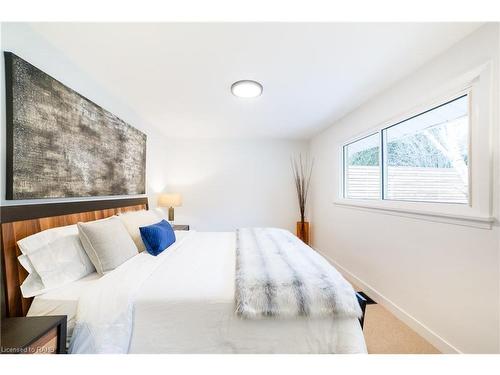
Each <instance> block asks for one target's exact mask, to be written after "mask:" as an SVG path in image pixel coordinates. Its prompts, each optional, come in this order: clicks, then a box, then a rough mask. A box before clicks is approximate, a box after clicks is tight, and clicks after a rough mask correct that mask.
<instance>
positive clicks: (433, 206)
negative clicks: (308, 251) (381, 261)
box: [334, 63, 495, 228]
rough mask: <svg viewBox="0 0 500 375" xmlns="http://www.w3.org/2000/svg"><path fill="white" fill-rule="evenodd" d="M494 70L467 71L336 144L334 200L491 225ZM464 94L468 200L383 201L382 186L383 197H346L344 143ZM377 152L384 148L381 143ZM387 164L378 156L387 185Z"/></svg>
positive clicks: (384, 210)
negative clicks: (466, 103) (427, 98)
mask: <svg viewBox="0 0 500 375" xmlns="http://www.w3.org/2000/svg"><path fill="white" fill-rule="evenodd" d="M492 72H493V67H492V63H487V64H484V65H482V66H480V67H478V68H477V69H474V70H471V71H470V72H468V73H466V74H464V75H463V76H461V77H460V78H458V79H457V80H455V81H454V82H451V83H450V84H449V85H447V86H446V87H444V88H441V89H440V90H437V93H436V94H435V95H432V97H433V98H434V99H433V100H430V101H427V102H425V103H423V104H421V105H418V106H415V107H414V108H413V109H412V110H410V111H406V112H404V113H403V114H401V115H399V116H396V117H394V118H392V119H390V120H388V121H385V122H384V123H382V124H379V125H377V126H375V127H372V128H370V129H369V130H367V131H366V132H363V133H362V134H358V135H356V136H355V137H353V138H351V139H348V140H347V141H345V142H343V143H342V144H341V145H339V154H338V155H339V156H340V157H339V161H340V162H339V168H340V176H339V177H340V184H339V185H340V186H339V188H338V196H337V197H336V199H335V200H334V203H335V204H337V205H340V206H344V207H350V208H356V209H363V210H370V211H374V210H375V211H378V212H381V213H386V214H392V215H399V216H406V217H412V218H417V219H424V220H431V221H438V222H447V223H452V224H459V225H467V226H474V227H479V228H491V226H492V223H493V222H494V218H493V216H492V197H491V194H492V191H493V190H492V187H493V186H492V185H493V178H492V165H493V164H492V146H491V141H492V122H493V121H494V118H495V113H494V110H493V106H492V102H493V100H494V95H493V94H492V93H493V92H494V87H495V86H494V85H493V76H492ZM465 94H467V95H468V99H469V139H468V141H469V155H468V170H469V196H468V199H469V204H461V203H438V202H420V201H419V202H413V201H402V200H389V199H383V197H382V194H383V191H384V186H383V185H382V186H381V197H380V199H378V200H374V199H370V200H368V199H366V200H360V199H351V198H346V197H345V193H344V192H345V165H344V163H345V160H344V150H345V146H347V145H349V144H351V143H353V142H356V141H357V140H360V139H363V138H365V137H367V136H370V135H373V134H376V133H378V134H379V137H382V135H383V130H384V129H387V128H389V127H391V126H393V125H395V124H398V123H400V122H402V121H405V120H406V119H408V118H411V117H413V116H416V115H419V114H421V113H423V112H425V111H427V110H429V109H432V108H434V107H437V106H440V105H442V104H444V103H446V102H449V101H450V100H453V99H456V98H458V97H460V96H462V95H465ZM381 141H382V139H381ZM380 152H381V153H382V152H383V147H382V142H381V147H380ZM385 162H386V160H384V158H380V164H381V165H380V168H381V173H382V175H381V184H385V181H384V180H385V177H384V176H383V173H384V171H383V168H384V166H383V163H385Z"/></svg>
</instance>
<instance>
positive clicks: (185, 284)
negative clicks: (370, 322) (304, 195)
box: [2, 200, 366, 353]
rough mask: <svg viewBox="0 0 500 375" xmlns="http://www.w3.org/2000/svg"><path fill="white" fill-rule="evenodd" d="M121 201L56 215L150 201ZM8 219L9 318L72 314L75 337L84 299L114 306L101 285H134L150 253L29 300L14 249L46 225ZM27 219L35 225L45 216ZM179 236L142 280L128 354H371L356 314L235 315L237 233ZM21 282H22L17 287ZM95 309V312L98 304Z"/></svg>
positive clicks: (76, 216)
mask: <svg viewBox="0 0 500 375" xmlns="http://www.w3.org/2000/svg"><path fill="white" fill-rule="evenodd" d="M115 201H116V200H115ZM121 201H122V202H118V203H113V204H115V205H116V206H115V207H113V208H106V209H105V210H102V209H99V210H97V211H95V210H94V211H90V210H89V211H86V210H87V209H88V208H89V206H88V204H87V208H86V207H81V206H80V208H75V207H73V208H69V207H68V208H65V209H62V208H60V209H59V211H58V213H61V212H62V213H63V215H64V217H66V219H64V220H62V219H61V216H62V215H58V217H59V219H58V220H54V219H53V220H52V222H56V224H59V225H64V224H68V223H72V222H76V221H80V220H82V218H83V219H87V220H95V219H96V218H98V217H103V216H109V215H113V214H114V213H116V212H117V211H119V210H134V209H144V208H145V207H147V201H145V200H143V201H140V202H137V201H135V202H126V201H127V200H121ZM131 203H140V204H131ZM100 204H101V205H103V204H104V203H102V202H101V203H100ZM65 210H66V211H65ZM75 210H82V211H83V213H75V212H74V211H75ZM106 210H107V211H106ZM67 211H73V212H71V213H67ZM42 212H43V210H42ZM45 212H46V211H45ZM89 212H94V214H90V213H89ZM95 212H100V213H99V214H96V213H95ZM103 212H106V213H103ZM11 215H13V214H11ZM4 219H9V218H8V217H7V218H5V217H3V218H2V236H3V238H2V240H3V241H2V243H3V259H4V263H5V268H4V270H5V273H4V274H5V275H6V276H7V278H6V284H7V285H6V297H7V305H8V307H9V309H8V312H9V315H11V316H15V315H16V314H17V315H28V316H37V315H59V314H62V315H67V316H68V331H69V332H68V334H69V335H68V336H69V339H71V335H72V334H73V330H74V327H75V321H76V317H77V315H78V313H80V314H82V312H81V311H80V312H79V304H80V309H81V305H82V301H84V300H85V298H87V299H89V298H92V300H93V301H100V299H99V298H101V299H102V300H101V302H99V303H96V304H94V305H95V306H99V307H100V308H101V309H102V308H103V306H104V305H105V304H109V305H110V306H113V305H112V303H113V301H110V298H109V296H111V295H114V294H113V293H112V294H109V293H108V294H106V293H104V292H102V293H103V294H102V295H99V293H101V290H105V289H106V287H105V286H106V285H108V288H111V287H113V285H118V284H120V285H121V284H124V285H126V283H127V282H129V283H131V285H132V284H133V279H134V278H133V277H130V275H132V274H133V272H134V270H136V269H138V268H140V264H141V262H142V261H144V260H147V258H146V257H148V254H146V253H140V254H139V255H137V256H136V257H134V258H133V259H131V260H129V261H127V262H126V263H124V264H123V265H121V266H120V267H118V268H117V269H116V270H115V271H112V272H111V273H109V274H107V275H106V278H107V279H109V281H107V282H103V280H102V277H99V276H98V275H97V274H95V273H94V274H90V275H88V276H86V277H84V278H82V279H80V280H78V281H75V282H73V283H71V284H69V285H65V286H64V287H61V288H58V289H56V290H52V291H49V292H47V293H44V294H42V295H39V296H36V297H35V298H34V300H33V301H31V300H26V299H23V298H22V296H21V295H20V294H19V292H16V291H15V289H16V288H17V289H19V285H20V283H21V282H22V279H23V274H22V273H23V272H22V271H23V270H22V268H20V267H19V266H18V265H17V264H15V262H12V258H13V257H15V255H16V254H17V253H18V251H16V253H10V252H12V250H13V247H12V244H13V243H14V244H15V240H16V239H17V240H18V239H19V237H21V236H24V237H25V236H26V235H29V234H30V232H36V231H39V230H42V228H44V226H43V225H42V226H40V225H38V226H35V227H31V226H29V225H27V223H26V221H25V222H24V223H23V224H22V225H21V224H19V222H20V221H17V223H18V224H17V225H15V222H9V223H8V225H7V224H6V223H5V221H4ZM28 220H29V221H30V222H32V221H33V220H40V219H28ZM42 222H44V221H43V220H42ZM20 228H24V229H20ZM27 228H31V229H30V230H28V229H27ZM176 235H177V237H178V241H177V242H176V243H175V244H174V245H173V247H172V248H171V249H169V251H168V252H165V254H164V255H163V257H164V259H163V260H162V261H161V265H159V266H155V268H154V272H150V273H148V274H147V275H146V276H147V277H144V282H142V283H141V284H140V286H138V287H137V288H138V290H137V297H136V298H135V300H134V303H133V314H132V316H133V319H132V320H131V323H130V325H131V339H130V342H129V344H128V348H127V352H128V353H366V346H365V342H364V338H363V333H362V329H361V325H360V323H359V321H358V319H356V318H338V319H331V318H304V317H297V318H288V319H274V318H268V319H259V320H250V319H242V318H241V317H240V316H237V315H236V314H235V282H234V280H235V246H236V245H235V241H236V239H235V233H234V232H195V231H190V232H177V233H176ZM9 243H10V247H9ZM14 249H15V245H14ZM9 250H10V252H9ZM138 265H139V267H138ZM14 266H15V267H14ZM13 276H16V277H13ZM24 277H25V275H24ZM131 279H132V280H131ZM104 281H106V280H104ZM16 283H17V286H15V285H14V284H16ZM103 286H104V287H103ZM116 294H117V295H119V293H116ZM88 305H92V304H88ZM95 310H96V311H94V312H91V313H96V312H98V310H99V309H95ZM110 332H111V330H110ZM111 336H112V334H111Z"/></svg>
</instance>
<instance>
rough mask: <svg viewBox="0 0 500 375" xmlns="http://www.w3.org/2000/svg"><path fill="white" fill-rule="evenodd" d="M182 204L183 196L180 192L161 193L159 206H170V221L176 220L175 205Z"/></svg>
mask: <svg viewBox="0 0 500 375" xmlns="http://www.w3.org/2000/svg"><path fill="white" fill-rule="evenodd" d="M180 206H182V197H181V195H180V194H179V193H168V194H160V196H159V197H158V207H168V221H170V222H171V223H173V222H174V207H180Z"/></svg>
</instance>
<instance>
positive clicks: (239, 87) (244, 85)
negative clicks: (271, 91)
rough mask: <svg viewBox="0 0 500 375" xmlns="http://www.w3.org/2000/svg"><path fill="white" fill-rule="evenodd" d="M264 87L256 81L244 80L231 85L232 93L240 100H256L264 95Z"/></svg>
mask: <svg viewBox="0 0 500 375" xmlns="http://www.w3.org/2000/svg"><path fill="white" fill-rule="evenodd" d="M262 90H263V88H262V85H261V84H260V83H259V82H256V81H250V80H242V81H237V82H235V83H233V84H232V85H231V92H232V93H233V95H234V96H237V97H238V98H256V97H257V96H260V95H261V94H262Z"/></svg>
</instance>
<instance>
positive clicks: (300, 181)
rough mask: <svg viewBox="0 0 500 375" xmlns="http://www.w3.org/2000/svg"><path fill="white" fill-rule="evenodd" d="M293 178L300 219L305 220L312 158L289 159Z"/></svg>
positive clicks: (300, 155) (312, 164)
mask: <svg viewBox="0 0 500 375" xmlns="http://www.w3.org/2000/svg"><path fill="white" fill-rule="evenodd" d="M291 163H292V172H293V178H294V180H295V188H296V189H297V198H298V199H299V210H300V221H301V222H302V223H304V222H305V218H306V204H307V196H308V194H309V186H310V185H311V175H312V170H313V166H314V159H313V160H309V158H308V157H305V158H304V157H302V154H299V156H298V157H293V158H292V159H291Z"/></svg>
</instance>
